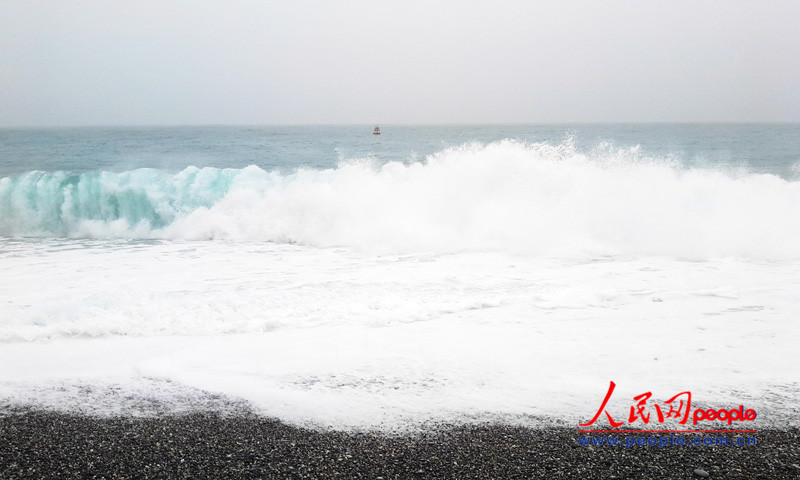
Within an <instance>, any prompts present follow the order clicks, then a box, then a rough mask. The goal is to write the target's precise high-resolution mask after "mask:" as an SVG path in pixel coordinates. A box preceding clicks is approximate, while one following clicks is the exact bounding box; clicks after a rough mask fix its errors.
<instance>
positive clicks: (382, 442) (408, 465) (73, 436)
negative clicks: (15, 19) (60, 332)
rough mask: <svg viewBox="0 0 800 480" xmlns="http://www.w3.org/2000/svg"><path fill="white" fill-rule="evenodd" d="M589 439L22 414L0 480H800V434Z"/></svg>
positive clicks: (15, 417)
mask: <svg viewBox="0 0 800 480" xmlns="http://www.w3.org/2000/svg"><path fill="white" fill-rule="evenodd" d="M629 435H630V436H634V437H638V436H640V435H635V434H629ZM579 436H580V434H579V433H578V432H577V429H576V428H566V427H564V428H544V429H535V428H527V427H514V426H507V425H493V424H486V425H470V426H463V425H461V426H456V425H445V424H442V425H433V426H431V427H430V428H428V429H426V430H424V431H421V432H416V433H414V434H405V435H391V434H375V433H353V432H342V431H318V430H310V429H304V428H297V427H293V426H290V425H287V424H285V423H281V422H279V421H277V420H273V419H269V418H266V417H262V416H257V415H253V414H249V413H243V414H238V413H237V414H233V415H230V414H220V413H219V412H213V413H202V412H197V413H192V414H188V415H167V416H161V417H155V418H136V417H116V418H97V417H87V416H82V415H75V414H65V413H53V412H48V411H36V410H17V411H12V412H8V413H6V414H4V415H3V416H0V478H2V479H39V478H54V479H55V478H58V479H71V478H97V479H101V478H102V479H124V478H142V479H203V478H218V479H221V478H236V479H239V478H263V479H327V478H337V479H339V478H340V479H371V480H380V479H383V480H388V479H532V478H553V479H556V478H567V479H573V478H574V479H587V480H588V479H598V480H599V479H665V480H666V479H689V478H724V479H730V480H735V479H796V478H800V449H798V447H797V445H798V441H800V430H798V429H797V428H791V429H787V430H761V431H759V433H758V434H757V435H756V437H757V444H756V445H754V446H753V445H751V446H746V447H731V446H725V447H723V446H714V447H706V446H700V447H695V446H691V447H690V446H684V447H678V446H669V447H664V448H659V447H653V446H644V447H641V446H634V447H631V448H625V447H623V446H618V447H610V446H605V445H603V446H581V445H579V443H578V441H577V439H578V437H579Z"/></svg>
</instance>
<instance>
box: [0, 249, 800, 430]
mask: <svg viewBox="0 0 800 480" xmlns="http://www.w3.org/2000/svg"><path fill="white" fill-rule="evenodd" d="M2 262H3V265H4V267H5V271H4V279H5V282H4V283H3V284H2V285H0V298H2V299H3V300H4V301H3V303H2V304H0V318H3V319H4V321H3V322H1V323H0V324H1V325H2V329H0V338H2V342H1V343H0V364H2V365H3V366H4V368H3V370H2V372H0V398H2V401H3V402H4V403H6V404H14V405H17V404H35V405H39V406H44V407H49V408H61V409H64V408H68V409H79V410H81V411H84V412H90V413H99V414H104V413H110V414H118V413H133V414H141V413H144V414H148V413H152V412H153V411H155V412H156V413H158V412H162V411H165V410H167V411H169V410H172V411H178V412H180V411H184V410H185V408H186V406H185V403H186V402H187V401H188V400H187V399H189V400H190V399H192V398H195V397H196V393H197V392H198V391H204V392H210V393H212V394H215V395H224V396H227V397H228V398H232V399H237V400H243V401H246V402H248V403H249V404H250V405H252V407H253V408H255V409H256V410H257V411H259V412H261V413H263V414H266V415H272V416H277V417H279V418H281V419H283V420H286V421H290V422H293V423H296V424H301V425H324V426H333V427H337V428H380V429H396V428H403V427H405V426H408V425H414V424H418V423H419V422H424V421H428V420H437V419H438V420H448V421H480V420H487V419H497V418H501V419H503V420H506V421H514V422H523V423H525V422H527V423H535V421H536V419H537V418H551V419H552V418H555V419H561V420H563V421H566V422H571V423H570V424H576V423H577V422H578V421H586V420H587V419H588V418H590V417H591V415H593V414H594V412H595V410H596V409H597V407H598V406H599V402H600V401H601V400H602V398H603V396H604V394H605V391H606V389H607V387H608V382H609V381H610V380H614V381H615V382H616V383H617V384H618V385H619V387H618V391H617V393H615V398H614V402H615V403H614V404H613V407H609V408H612V411H613V412H617V414H618V415H621V416H625V415H626V412H627V410H626V408H627V407H626V405H630V404H631V403H632V397H633V396H634V395H636V394H639V393H642V392H644V391H652V392H653V393H654V395H655V396H656V398H660V399H661V400H664V399H666V398H668V397H669V396H671V395H674V394H675V393H678V392H682V391H685V390H691V391H692V392H693V395H694V401H695V402H696V403H699V404H704V405H712V406H716V405H720V406H731V405H733V406H738V405H739V404H740V403H744V404H745V405H749V406H752V407H753V408H757V409H758V411H759V412H760V413H759V414H760V417H759V418H760V422H761V423H759V425H767V424H777V425H779V426H780V425H785V422H789V421H791V417H792V416H791V415H790V412H791V409H792V408H797V402H796V396H793V395H794V394H795V393H796V388H797V386H798V372H797V367H796V366H797V365H798V364H800V354H799V353H798V350H797V348H796V345H797V344H798V341H800V328H799V327H798V322H797V319H796V315H795V314H796V312H797V308H798V306H799V305H800V294H798V292H800V274H799V273H798V272H800V268H798V267H800V265H798V263H797V261H787V262H780V263H778V262H771V261H770V262H763V261H753V260H744V259H735V258H726V259H715V260H705V261H682V260H675V259H670V258H665V257H640V258H636V257H631V256H625V257H619V258H603V259H596V260H594V261H574V260H570V259H563V258H544V257H532V256H520V255H515V254H508V253H499V252H496V253H481V252H462V253H457V254H447V255H440V254H411V255H384V256H375V255H365V254H363V253H360V252H355V251H352V250H349V249H319V248H312V247H305V246H292V245H280V244H263V243H262V244H259V243H240V242H239V243H229V242H196V241H192V242H185V241H169V242H156V243H152V242H151V243H144V244H143V243H127V242H102V241H95V242H85V241H50V240H48V241H40V242H38V243H31V242H20V243H13V242H7V243H6V244H5V245H4V248H3V257H2ZM184 390H185V391H184ZM95 397H97V398H95ZM138 397H144V398H145V399H146V402H143V403H144V404H145V407H146V408H144V409H143V408H142V407H141V403H142V402H136V401H132V400H131V398H138ZM626 402H627V403H626ZM153 404H155V405H158V408H153V407H152V406H151V405H153ZM197 405H198V406H200V407H202V408H208V407H209V402H207V401H206V402H204V401H199V402H198V403H197ZM212 406H213V404H212ZM214 408H217V407H214Z"/></svg>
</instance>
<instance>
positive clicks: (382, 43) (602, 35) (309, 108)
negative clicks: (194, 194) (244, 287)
mask: <svg viewBox="0 0 800 480" xmlns="http://www.w3.org/2000/svg"><path fill="white" fill-rule="evenodd" d="M799 58H800V2H798V1H797V0H786V1H780V0H775V1H755V0H754V1H735V0H726V1H703V0H693V1H678V0H670V1H648V0H638V1H600V0H595V1H569V0H558V1H549V0H547V1H533V0H527V1H505V0H484V1H470V0H461V1H436V0H426V1H419V2H417V1H407V0H400V1H398V0H394V1H381V0H372V1H361V0H337V1H304V0H299V1H298V0H291V1H290V0H285V1H236V0H234V1H202V0H186V1H165V0H157V1H150V0H145V1H142V0H137V1H132V0H131V1H111V0H96V1H95V0H73V1H55V0H53V1H37V0H22V1H17V0H11V1H9V0H0V125H1V126H18V125H129V124H151V125H153V124H155V125H162V124H295V123H312V124H322V123H517V122H618V121H795V122H796V121H800V60H799Z"/></svg>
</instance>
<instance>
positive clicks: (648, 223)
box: [0, 141, 800, 259]
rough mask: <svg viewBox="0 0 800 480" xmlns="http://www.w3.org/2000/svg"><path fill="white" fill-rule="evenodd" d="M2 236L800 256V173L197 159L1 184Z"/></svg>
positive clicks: (646, 161)
mask: <svg viewBox="0 0 800 480" xmlns="http://www.w3.org/2000/svg"><path fill="white" fill-rule="evenodd" d="M0 199H2V201H0V232H2V233H3V234H5V235H25V236H27V235H33V236H45V237H47V236H53V235H55V236H67V237H79V238H123V239H172V240H187V239H218V240H229V241H269V242H276V243H298V244H303V245H309V246H317V247H334V246H343V247H350V248H357V249H359V250H362V251H365V252H371V253H403V252H405V253H413V252H426V251H427V252H440V253H447V252H459V251H467V250H470V251H474V250H481V251H498V250H499V251H508V252H516V253H526V254H536V255H567V256H587V255H589V256H592V255H619V254H631V255H666V256H674V257H681V258H693V259H699V258H711V257H724V256H730V255H735V256H742V257H748V258H758V259H783V258H797V257H800V210H799V209H797V208H796V206H797V205H798V204H800V183H798V182H791V181H787V180H784V179H781V178H779V177H776V176H772V175H765V174H753V173H746V172H739V173H730V172H722V171H715V170H704V169H685V168H682V167H679V166H676V165H673V164H670V163H669V162H667V161H666V160H663V159H661V160H659V159H651V158H646V157H644V156H643V155H642V154H641V153H640V152H639V151H638V150H637V149H627V150H619V149H614V148H612V147H610V146H608V145H606V146H602V145H601V146H600V147H598V148H597V149H595V150H593V151H591V152H590V153H581V152H580V151H578V150H576V149H575V147H574V146H573V145H572V144H571V142H569V141H566V142H564V143H562V144H557V145H551V144H546V143H541V144H523V143H519V142H514V141H503V142H497V143H492V144H488V145H480V144H473V145H464V146H461V147H458V148H451V149H446V150H443V151H441V152H439V153H438V154H435V155H433V156H431V157H429V158H427V159H426V160H425V161H424V162H417V163H411V164H401V163H388V164H384V165H375V164H373V163H372V162H369V161H365V160H355V161H345V162H343V163H342V164H341V165H340V166H339V167H338V168H336V169H332V170H300V171H297V172H295V173H294V174H286V175H283V174H278V173H276V172H266V171H264V170H261V169H260V168H257V167H254V166H251V167H247V168H244V169H238V170H237V169H224V170H220V169H214V168H203V169H197V168H189V169H186V170H184V171H183V172H181V173H180V174H177V175H172V174H167V173H165V172H160V171H157V170H149V169H143V170H134V171H130V172H124V173H122V174H110V173H104V174H96V173H95V174H83V175H78V176H68V175H66V174H63V173H60V174H43V173H36V174H28V175H27V176H23V177H20V178H18V179H8V178H6V179H3V180H2V182H0Z"/></svg>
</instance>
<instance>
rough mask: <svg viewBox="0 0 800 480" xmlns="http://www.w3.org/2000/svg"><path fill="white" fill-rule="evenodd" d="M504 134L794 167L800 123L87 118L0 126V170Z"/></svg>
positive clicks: (708, 161) (300, 160) (71, 168)
mask: <svg viewBox="0 0 800 480" xmlns="http://www.w3.org/2000/svg"><path fill="white" fill-rule="evenodd" d="M504 139H513V140H517V141H520V142H528V143H536V142H545V143H550V144H556V145H557V144H561V143H563V142H565V141H566V140H569V141H571V142H573V143H574V144H575V146H576V147H577V149H578V150H579V151H591V150H592V149H595V148H596V147H598V146H599V145H603V144H606V143H609V144H611V145H613V146H614V147H617V148H631V147H639V148H640V149H641V152H642V153H643V154H644V155H645V156H648V157H652V158H656V159H662V160H673V161H676V162H678V163H680V164H682V165H688V166H704V167H710V168H715V167H718V168H727V167H744V168H746V169H749V170H752V171H755V172H764V173H772V174H775V175H779V176H782V177H784V178H787V179H794V178H796V177H797V175H798V172H797V168H798V167H797V166H798V164H800V124H590V125H579V124H575V125H473V126H462V125H451V126H442V125H422V126H407V125H398V126H392V125H385V126H383V133H382V134H381V135H380V136H378V135H372V127H371V126H368V125H358V126H286V127H280V126H269V127H221V126H220V127H125V128H112V127H87V128H69V129H56V128H53V129H21V130H13V129H0V176H4V177H13V176H19V175H21V174H23V173H25V172H28V171H30V170H42V171H46V172H55V171H67V172H72V173H83V172H91V171H96V170H107V171H113V172H121V171H125V170H132V169H136V168H158V169H164V170H166V171H170V172H177V171H180V170H182V169H184V168H185V167H188V166H196V167H200V168H202V167H217V168H242V167H246V166H248V165H256V166H258V167H260V168H262V169H264V170H275V169H277V170H280V171H282V172H288V171H291V170H293V169H296V168H298V167H307V168H334V167H336V165H337V164H338V162H340V161H341V160H344V159H357V158H372V159H375V160H376V161H378V162H381V163H385V162H390V161H399V162H414V161H424V160H425V158H426V156H428V155H431V154H434V153H436V152H439V151H441V150H443V149H445V148H447V147H453V146H458V145H462V144H465V143H471V142H478V143H481V144H487V143H491V142H497V141H500V140H504Z"/></svg>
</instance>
